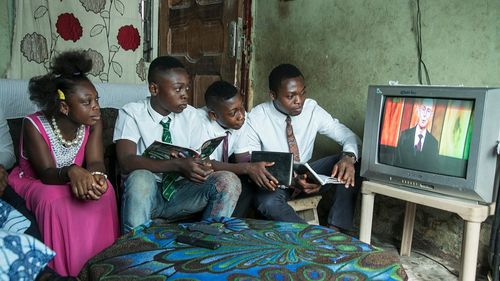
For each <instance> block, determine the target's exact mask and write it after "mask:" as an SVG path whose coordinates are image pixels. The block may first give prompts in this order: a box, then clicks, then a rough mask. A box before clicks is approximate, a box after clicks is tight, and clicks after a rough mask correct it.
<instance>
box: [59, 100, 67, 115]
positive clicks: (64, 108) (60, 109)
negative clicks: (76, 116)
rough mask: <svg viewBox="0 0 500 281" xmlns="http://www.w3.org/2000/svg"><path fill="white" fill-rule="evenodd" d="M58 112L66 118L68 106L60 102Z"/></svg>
mask: <svg viewBox="0 0 500 281" xmlns="http://www.w3.org/2000/svg"><path fill="white" fill-rule="evenodd" d="M59 111H60V112H61V113H62V114H64V115H66V116H68V113H69V106H68V104H67V103H66V102H65V101H61V102H60V105H59Z"/></svg>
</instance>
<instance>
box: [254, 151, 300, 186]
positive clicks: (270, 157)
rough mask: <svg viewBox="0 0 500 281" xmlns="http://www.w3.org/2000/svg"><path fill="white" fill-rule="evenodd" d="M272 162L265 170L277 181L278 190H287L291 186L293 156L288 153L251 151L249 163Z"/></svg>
mask: <svg viewBox="0 0 500 281" xmlns="http://www.w3.org/2000/svg"><path fill="white" fill-rule="evenodd" d="M263 161H265V162H274V165H273V166H269V167H266V169H267V170H268V171H269V173H271V175H273V176H274V177H275V178H276V179H277V180H278V185H279V187H280V188H288V186H290V185H291V184H292V176H293V154H292V153H289V152H275V151H253V152H252V158H251V162H263Z"/></svg>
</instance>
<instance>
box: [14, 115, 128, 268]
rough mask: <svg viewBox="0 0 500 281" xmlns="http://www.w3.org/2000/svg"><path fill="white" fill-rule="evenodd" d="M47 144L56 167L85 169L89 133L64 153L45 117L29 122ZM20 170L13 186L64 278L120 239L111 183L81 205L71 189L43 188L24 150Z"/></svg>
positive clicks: (37, 116) (65, 149) (36, 117)
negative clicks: (96, 198) (98, 196)
mask: <svg viewBox="0 0 500 281" xmlns="http://www.w3.org/2000/svg"><path fill="white" fill-rule="evenodd" d="M30 121H31V122H32V123H33V124H34V125H35V126H36V128H37V129H38V131H39V132H40V134H41V135H42V137H43V138H44V140H45V142H46V143H47V145H48V147H49V149H50V151H51V154H52V157H53V158H54V161H55V162H56V166H57V167H63V166H67V165H70V164H76V165H79V166H82V164H83V161H84V155H85V145H86V144H87V140H88V136H89V127H86V128H85V137H84V138H83V139H82V140H81V141H80V143H79V144H78V145H76V146H73V147H64V146H63V145H62V144H60V142H59V141H58V140H57V137H56V136H55V134H54V131H53V130H52V127H51V126H50V124H49V121H48V120H47V118H45V116H44V115H43V113H40V112H37V113H34V114H31V115H29V116H27V117H26V119H25V122H30ZM20 151H21V157H20V160H19V166H17V167H15V168H14V169H13V170H12V172H11V173H10V175H9V179H8V181H9V185H10V186H11V187H12V188H13V189H14V190H15V191H16V192H17V193H18V194H19V195H20V196H21V197H23V198H24V199H25V200H26V206H27V207H28V209H29V210H31V211H32V212H33V213H34V214H35V217H36V221H37V223H38V227H39V228H40V231H41V233H42V237H43V242H44V243H45V244H46V245H47V246H49V247H50V248H51V249H53V250H54V251H55V252H56V256H55V257H54V259H53V260H52V261H51V262H50V263H49V266H50V267H51V268H52V269H54V270H55V271H56V272H57V273H59V274H60V275H63V276H68V275H71V276H76V275H77V274H78V272H79V271H80V270H81V268H82V267H83V265H84V264H85V262H86V261H87V260H88V259H90V258H91V257H93V256H94V255H96V254H97V253H99V252H100V251H101V250H103V249H104V248H106V247H108V246H109V245H111V244H112V243H113V242H114V241H115V240H116V238H117V237H118V235H119V226H118V214H117V207H116V199H115V192H114V190H113V187H112V186H111V183H110V182H109V181H108V190H107V191H106V192H105V193H104V194H103V195H102V197H101V198H100V199H99V200H97V201H94V200H80V199H77V198H75V197H74V196H73V194H72V192H71V187H70V186H69V184H65V185H48V184H44V183H42V182H41V181H40V180H39V179H37V176H36V174H35V172H34V170H33V169H32V167H31V165H30V162H29V160H28V159H26V158H25V156H24V155H23V141H22V138H21V144H20Z"/></svg>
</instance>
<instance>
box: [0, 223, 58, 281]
mask: <svg viewBox="0 0 500 281" xmlns="http://www.w3.org/2000/svg"><path fill="white" fill-rule="evenodd" d="M54 256H55V253H54V252H53V251H52V250H51V249H49V248H47V246H45V245H44V244H43V243H42V242H40V241H38V240H36V239H35V238H33V237H31V236H29V235H26V234H19V233H14V232H9V231H5V230H3V229H0V280H16V281H17V280H35V278H36V276H37V275H38V273H39V272H40V271H41V270H42V269H43V268H44V267H45V266H46V265H47V263H48V262H49V261H50V260H51V259H52V258H53V257H54Z"/></svg>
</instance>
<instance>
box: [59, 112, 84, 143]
mask: <svg viewBox="0 0 500 281" xmlns="http://www.w3.org/2000/svg"><path fill="white" fill-rule="evenodd" d="M52 127H53V128H54V133H55V135H56V137H57V139H58V140H59V142H60V143H61V144H62V145H64V146H65V147H70V146H74V145H77V144H79V143H80V141H81V140H82V139H83V136H84V135H85V126H83V125H80V127H79V128H78V131H77V132H76V137H75V138H74V139H73V140H71V141H67V140H65V139H64V138H63V136H62V134H61V130H60V129H59V126H57V122H56V118H54V117H52Z"/></svg>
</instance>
